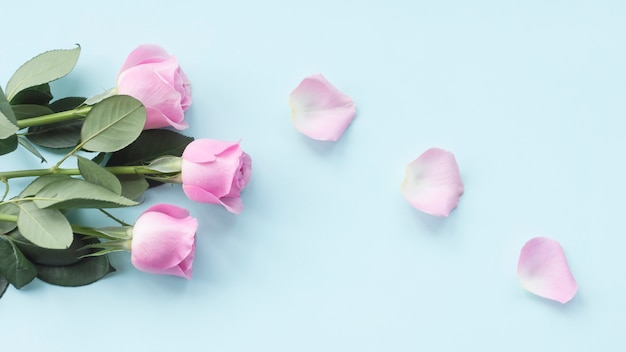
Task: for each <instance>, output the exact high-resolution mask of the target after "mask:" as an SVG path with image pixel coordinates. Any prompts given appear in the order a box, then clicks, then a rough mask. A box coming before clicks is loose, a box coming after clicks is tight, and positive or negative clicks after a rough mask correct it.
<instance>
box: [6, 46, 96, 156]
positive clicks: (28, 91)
mask: <svg viewBox="0 0 626 352" xmlns="http://www.w3.org/2000/svg"><path fill="white" fill-rule="evenodd" d="M79 55H80V46H77V47H76V48H74V49H69V50H52V51H48V52H45V53H42V54H40V55H37V56H35V57H34V58H32V59H31V60H29V61H28V62H26V63H24V64H23V65H22V66H21V67H20V68H18V69H17V71H16V72H15V73H14V74H13V76H12V77H11V78H10V79H9V82H8V83H7V85H6V93H5V91H2V89H0V155H2V154H7V153H10V152H12V151H13V150H15V149H16V148H17V146H18V143H19V141H18V138H20V137H22V139H20V141H21V143H22V144H23V145H29V146H30V143H31V142H32V143H35V144H37V143H44V144H47V146H48V147H50V146H58V147H62V148H65V147H69V145H68V144H71V142H68V141H65V142H64V143H63V144H62V146H61V145H59V144H58V141H55V142H54V143H49V142H48V141H46V140H45V134H44V135H43V137H42V136H40V135H39V134H40V133H41V131H40V130H38V129H33V130H32V131H28V133H27V134H21V135H19V136H18V135H17V133H18V131H19V130H20V129H21V127H20V124H19V120H22V119H26V118H32V117H37V116H44V115H49V114H53V113H55V112H61V111H64V110H70V109H74V108H76V107H77V106H78V105H80V104H82V102H83V101H84V100H85V99H84V98H64V99H60V100H58V101H56V102H53V103H50V101H51V100H52V99H53V96H52V93H51V91H50V84H49V83H50V82H52V81H55V80H57V79H59V78H62V77H64V76H66V75H67V74H69V73H70V72H71V71H72V70H73V68H74V66H75V65H76V62H77V61H78V57H79ZM49 127H50V126H48V128H49ZM57 127H59V126H57ZM63 130H64V133H63V134H59V135H63V136H66V137H65V139H68V138H69V139H72V138H70V137H69V136H70V135H74V133H70V132H69V131H67V129H64V128H63ZM31 135H33V136H37V137H35V139H34V140H32V139H30V138H29V137H27V136H31ZM42 138H43V140H42ZM56 139H58V137H57V138H56ZM72 140H73V141H74V142H76V141H75V138H73V139H72ZM27 149H29V148H27ZM30 149H32V150H31V151H34V150H36V149H34V148H30ZM35 155H37V154H36V153H35Z"/></svg>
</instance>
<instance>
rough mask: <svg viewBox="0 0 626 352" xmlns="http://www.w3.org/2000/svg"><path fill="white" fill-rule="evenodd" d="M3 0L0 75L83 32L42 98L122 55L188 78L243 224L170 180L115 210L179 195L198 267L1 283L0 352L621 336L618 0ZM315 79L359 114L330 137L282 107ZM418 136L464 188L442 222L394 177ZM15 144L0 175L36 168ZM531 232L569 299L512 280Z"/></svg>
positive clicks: (521, 345) (402, 346)
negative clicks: (90, 280)
mask: <svg viewBox="0 0 626 352" xmlns="http://www.w3.org/2000/svg"><path fill="white" fill-rule="evenodd" d="M2 12H3V16H2V28H3V33H4V34H3V36H2V37H3V39H2V47H3V49H2V50H1V51H0V64H1V65H0V82H2V85H3V86H4V85H5V84H6V82H7V80H8V78H9V77H10V75H11V74H12V73H13V72H14V71H15V69H17V67H19V65H21V64H22V63H23V62H24V61H26V60H27V59H29V58H30V57H32V56H34V55H35V54H38V53H40V52H43V51H45V50H49V49H57V48H71V47H72V46H73V45H74V43H80V44H81V46H82V49H83V50H82V54H81V59H80V60H79V63H78V66H77V67H76V69H75V71H74V72H73V73H72V74H71V75H70V76H68V77H66V78H64V79H63V80H62V81H59V82H58V83H56V84H55V85H54V86H53V89H55V91H56V92H57V94H58V95H59V96H65V95H76V94H77V95H91V94H95V93H98V92H101V91H102V90H104V89H108V88H111V87H113V86H114V85H115V76H116V74H117V71H118V69H119V67H120V66H121V64H122V62H123V61H124V59H125V57H126V55H127V54H128V53H129V52H130V51H131V50H132V49H133V48H135V47H136V46H137V45H139V44H142V43H156V44H160V45H162V46H163V47H165V48H166V49H167V50H168V51H170V52H171V53H173V54H175V55H176V56H177V57H178V58H179V61H180V63H181V65H182V67H183V69H184V70H185V71H186V72H187V74H188V75H189V77H190V79H191V81H192V84H193V94H194V95H193V99H194V101H193V105H192V107H191V109H190V110H189V111H188V114H187V121H188V122H189V124H190V126H191V127H190V129H189V130H187V131H186V133H187V134H188V135H192V136H194V137H198V138H207V137H210V138H217V139H224V140H238V139H240V138H241V139H242V146H243V148H244V149H245V150H246V151H247V152H248V153H249V154H250V155H251V156H252V158H253V167H254V172H253V177H252V181H251V183H250V184H249V186H248V188H247V189H246V190H245V192H244V194H243V200H244V204H245V209H244V211H243V213H242V214H241V215H239V216H235V215H232V214H229V213H228V212H226V211H225V210H224V209H222V208H220V207H218V206H213V205H205V204H197V203H192V202H190V201H188V200H187V199H186V198H185V197H184V195H183V193H182V192H181V190H180V188H179V187H175V186H174V187H170V186H165V187H161V188H159V189H156V190H153V191H150V192H149V193H147V195H146V197H145V204H143V205H142V206H139V207H136V208H132V209H123V210H116V211H115V214H116V215H118V216H120V217H123V218H124V219H126V220H127V221H129V222H132V221H134V220H133V219H135V218H136V216H137V215H138V214H139V213H140V212H141V211H143V210H144V209H145V208H147V207H148V206H149V205H151V204H154V203H156V202H170V203H176V204H179V205H181V206H185V207H187V208H189V209H190V211H191V212H192V215H193V216H195V217H198V218H199V220H200V228H199V231H198V239H197V242H198V243H197V244H198V247H197V252H196V261H195V264H194V277H193V279H192V280H191V281H186V280H184V279H180V278H175V277H160V276H155V275H149V274H145V273H142V272H139V271H137V270H135V269H134V268H133V267H132V265H131V264H130V262H129V256H128V254H118V255H115V256H113V258H112V260H113V262H114V265H115V266H116V267H117V269H118V272H117V273H115V274H113V275H110V276H108V277H106V279H104V280H102V281H100V282H98V283H96V284H94V285H90V286H86V287H82V288H69V289H68V288H62V287H55V286H51V285H47V284H44V283H42V282H39V281H37V282H35V283H33V284H31V285H29V286H28V287H26V288H24V289H23V290H21V291H18V290H16V289H14V288H13V287H10V288H9V289H8V291H7V293H6V294H5V296H4V297H3V298H2V300H0V344H1V346H2V347H0V349H2V350H3V351H5V350H6V351H8V350H9V347H12V349H11V350H16V348H20V349H22V348H26V349H28V350H29V351H37V350H42V351H44V350H45V351H78V350H90V351H110V350H118V351H125V350H146V351H147V350H155V351H164V350H170V349H171V350H174V349H176V350H180V351H184V350H201V349H202V350H209V351H265V350H267V351H466V350H476V351H557V350H558V351H565V350H568V351H592V350H594V351H623V350H625V349H626V335H625V334H624V327H625V326H626V299H625V297H626V282H625V280H624V277H625V274H626V256H625V255H624V248H625V247H626V230H625V229H624V218H625V217H624V209H625V206H624V199H625V198H626V186H625V185H626V182H625V181H624V180H625V178H626V168H625V166H624V150H626V139H625V138H624V135H625V131H626V119H625V118H624V117H625V113H626V99H625V97H626V65H625V63H626V49H625V43H626V41H625V40H626V2H623V1H617V0H616V1H472V2H469V1H409V0H404V1H400V0H395V1H394V0H391V1H390V0H380V1H373V0H369V1H368V0H360V1H337V0H318V1H296V0H291V1H279V0H265V1H220V2H215V1H206V2H201V1H195V2H194V1H136V2H129V1H108V2H100V3H99V4H98V5H95V3H92V2H83V1H54V2H47V3H46V4H43V2H42V3H38V4H36V5H34V4H31V3H30V2H25V1H21V2H18V1H15V2H11V4H10V5H8V4H6V5H5V6H4V7H3V10H2ZM318 72H319V73H322V74H324V75H325V76H326V77H327V78H328V79H329V80H330V81H331V82H332V83H333V84H334V85H336V86H337V87H338V88H339V89H340V90H342V91H343V92H345V93H346V94H348V95H349V96H351V97H352V98H353V99H354V101H355V102H356V105H357V110H358V114H357V117H356V119H355V120H354V122H353V123H352V125H351V126H350V127H349V128H348V130H347V131H346V133H345V134H344V136H343V137H342V139H341V140H340V141H338V142H337V143H334V144H332V143H322V142H315V141H312V140H309V139H307V138H306V137H304V136H302V135H300V134H299V133H298V132H297V131H296V130H295V129H294V128H293V126H292V125H291V122H290V119H289V116H290V111H289V107H288V104H287V97H288V94H289V93H290V91H291V90H292V89H293V88H295V87H296V86H297V84H298V83H299V82H300V80H301V79H302V78H304V77H305V76H307V75H309V74H312V73H318ZM435 146H436V147H441V148H445V149H448V150H450V151H452V152H454V153H455V155H456V157H457V160H458V162H459V165H460V169H461V173H462V176H463V180H464V182H465V188H466V193H465V195H464V196H463V197H462V198H461V202H460V204H459V207H458V209H456V210H455V211H454V212H453V213H452V215H451V216H450V217H449V218H446V219H439V218H433V217H429V216H426V215H423V214H421V213H419V212H418V211H417V210H415V209H413V208H412V207H411V206H410V205H409V204H408V203H407V202H406V201H405V200H404V199H403V198H402V196H401V195H400V190H399V187H400V183H401V182H402V180H403V177H404V169H405V166H406V164H407V163H408V162H410V161H412V160H413V159H415V158H416V157H417V156H418V155H419V154H421V153H422V152H423V151H424V150H426V149H427V148H429V147H435ZM26 154H27V153H26V152H25V151H24V150H20V151H19V152H17V153H14V154H12V155H10V156H3V157H1V158H0V168H1V169H2V170H9V169H17V168H33V167H39V166H40V165H39V163H38V160H36V159H35V158H31V157H29V156H26ZM25 182H26V181H21V182H14V183H12V186H13V190H18V189H19V188H20V187H21V186H23V185H24V184H25ZM84 216H85V222H86V223H87V222H88V218H90V217H92V214H91V213H86V214H84ZM93 217H94V218H95V215H93ZM539 235H543V236H549V237H552V238H554V239H556V240H558V241H560V243H561V244H562V245H563V247H564V249H565V252H566V255H567V257H568V260H569V263H570V267H571V269H572V272H573V274H574V276H575V278H576V280H577V282H578V284H579V292H578V294H577V295H576V297H575V298H574V299H573V300H572V301H571V302H570V303H568V304H566V305H561V304H559V303H555V302H551V301H547V300H544V299H541V298H538V297H536V296H533V295H531V294H530V293H528V292H526V291H524V290H523V289H522V288H521V287H520V284H519V281H518V279H517V276H516V265H517V259H518V255H519V251H520V249H521V247H522V246H523V244H524V243H525V242H526V241H527V240H528V239H530V238H532V237H534V236H539Z"/></svg>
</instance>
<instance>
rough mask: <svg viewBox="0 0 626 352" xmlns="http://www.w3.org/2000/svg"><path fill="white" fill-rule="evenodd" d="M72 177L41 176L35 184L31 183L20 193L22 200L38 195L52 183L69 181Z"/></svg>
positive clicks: (34, 181)
mask: <svg viewBox="0 0 626 352" xmlns="http://www.w3.org/2000/svg"><path fill="white" fill-rule="evenodd" d="M70 178H71V177H70V176H67V175H45V176H39V177H37V178H36V179H35V180H33V182H31V183H30V184H29V185H28V186H26V188H24V189H23V190H22V192H21V193H20V196H19V197H20V198H26V197H32V196H34V195H35V194H37V193H38V192H39V191H40V190H41V189H42V188H44V187H45V186H47V185H48V184H50V183H52V182H56V181H59V180H67V179H70Z"/></svg>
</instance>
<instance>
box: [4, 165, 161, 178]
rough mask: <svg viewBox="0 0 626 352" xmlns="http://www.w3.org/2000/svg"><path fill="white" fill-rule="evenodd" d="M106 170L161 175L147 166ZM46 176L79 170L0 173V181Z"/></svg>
mask: <svg viewBox="0 0 626 352" xmlns="http://www.w3.org/2000/svg"><path fill="white" fill-rule="evenodd" d="M104 169H105V170H108V171H109V172H110V173H112V174H115V175H154V176H159V175H161V174H162V173H161V172H159V171H156V170H154V169H151V168H149V167H147V166H142V165H139V166H108V167H105V168H104ZM46 175H70V176H75V175H80V170H79V169H60V168H54V167H52V168H49V169H31V170H16V171H4V172H0V180H2V181H4V182H6V181H7V180H9V179H11V178H19V177H38V176H46Z"/></svg>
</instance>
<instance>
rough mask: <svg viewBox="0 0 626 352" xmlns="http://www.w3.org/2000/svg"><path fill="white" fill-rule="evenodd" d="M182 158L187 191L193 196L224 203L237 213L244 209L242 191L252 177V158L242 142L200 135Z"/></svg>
mask: <svg viewBox="0 0 626 352" xmlns="http://www.w3.org/2000/svg"><path fill="white" fill-rule="evenodd" d="M182 159H183V160H182V170H181V176H182V182H183V191H184V192H185V194H186V195H187V197H188V198H189V199H191V200H193V201H196V202H202V203H211V204H222V205H223V206H224V207H226V209H227V210H228V211H230V212H231V213H235V214H239V213H240V212H241V211H242V210H243V203H242V201H241V197H240V192H241V190H243V189H244V188H245V187H246V185H247V184H248V182H249V181H250V176H251V174H252V160H251V159H250V156H249V155H248V154H246V153H244V152H243V151H242V150H241V148H240V147H239V143H233V142H223V141H218V140H214V139H197V140H195V141H193V142H191V143H190V144H189V145H188V146H187V147H186V148H185V151H184V152H183V155H182Z"/></svg>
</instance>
